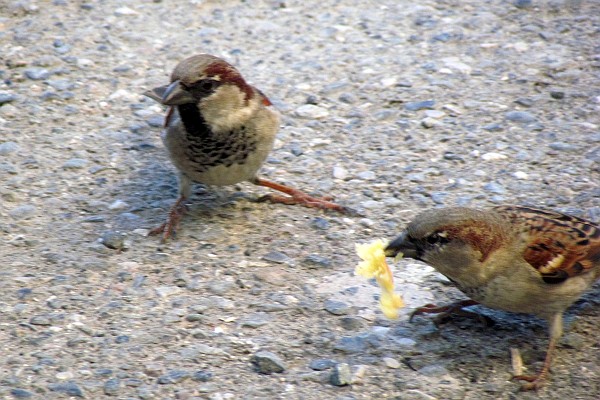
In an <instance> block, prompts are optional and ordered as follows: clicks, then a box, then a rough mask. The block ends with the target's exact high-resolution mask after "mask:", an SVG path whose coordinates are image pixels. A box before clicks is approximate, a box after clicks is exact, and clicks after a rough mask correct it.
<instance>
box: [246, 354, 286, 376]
mask: <svg viewBox="0 0 600 400" xmlns="http://www.w3.org/2000/svg"><path fill="white" fill-rule="evenodd" d="M251 361H252V364H254V366H255V368H256V371H257V372H259V373H261V374H272V373H281V372H283V371H285V369H286V365H285V363H284V362H283V360H281V358H279V356H277V355H276V354H274V353H271V352H270V351H265V350H260V351H257V352H256V353H255V354H254V355H253V356H252V360H251Z"/></svg>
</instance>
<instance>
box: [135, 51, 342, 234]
mask: <svg viewBox="0 0 600 400" xmlns="http://www.w3.org/2000/svg"><path fill="white" fill-rule="evenodd" d="M145 95H147V96H148V97H150V98H152V99H154V100H156V101H158V102H159V103H161V104H164V105H166V106H169V110H168V112H167V115H166V118H165V130H164V132H163V134H162V140H163V143H164V145H165V147H166V148H167V150H168V152H169V156H170V158H171V161H172V162H173V164H174V165H175V167H176V168H177V170H178V172H179V199H178V200H177V201H176V202H175V204H174V206H173V207H172V208H171V210H170V212H169V214H168V218H167V221H166V222H165V223H164V224H162V225H161V226H159V227H158V228H156V229H154V230H152V231H151V232H150V233H151V234H159V233H162V234H163V240H166V239H168V238H169V237H170V236H171V235H172V234H173V232H174V231H175V229H176V227H177V224H178V223H179V221H180V219H181V217H182V215H183V214H184V212H185V201H186V199H188V198H189V197H190V195H191V185H192V183H193V182H198V183H203V184H206V185H217V186H223V185H233V184H235V183H238V182H242V181H249V182H252V183H254V184H256V185H260V186H266V187H269V188H272V189H275V190H278V191H281V192H283V193H285V194H286V195H287V196H281V195H279V196H278V195H267V196H263V197H262V198H261V200H269V201H271V202H275V203H284V204H301V205H304V206H306V207H315V208H321V209H330V210H335V211H338V212H342V213H343V212H346V211H348V209H347V208H345V207H343V206H340V205H338V204H335V203H332V202H330V201H329V200H330V199H328V198H315V197H311V196H309V195H308V194H306V193H304V192H301V191H299V190H297V189H294V188H291V187H288V186H284V185H281V184H278V183H274V182H270V181H268V180H265V179H262V178H259V177H258V176H257V172H258V170H259V169H260V167H261V166H262V164H263V163H264V161H265V159H266V158H267V156H268V154H269V152H270V151H271V149H272V148H273V142H274V140H275V134H276V133H277V131H278V130H279V115H278V113H277V111H275V110H274V108H273V107H272V104H271V102H270V101H269V99H268V98H267V97H266V96H265V95H264V94H263V93H262V92H261V91H260V90H258V89H256V88H255V87H253V86H250V85H249V84H248V83H246V81H245V80H244V78H243V77H242V75H241V74H240V73H239V72H238V70H237V69H235V68H234V67H233V66H231V65H230V64H229V63H227V62H226V61H224V60H222V59H220V58H218V57H215V56H211V55H208V54H199V55H196V56H193V57H189V58H187V59H185V60H183V61H181V62H180V63H179V64H178V65H177V66H176V67H175V69H174V70H173V73H172V74H171V81H170V84H168V85H165V86H161V87H157V88H154V89H152V90H150V91H148V92H146V93H145Z"/></svg>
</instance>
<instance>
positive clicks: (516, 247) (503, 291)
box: [385, 206, 600, 390]
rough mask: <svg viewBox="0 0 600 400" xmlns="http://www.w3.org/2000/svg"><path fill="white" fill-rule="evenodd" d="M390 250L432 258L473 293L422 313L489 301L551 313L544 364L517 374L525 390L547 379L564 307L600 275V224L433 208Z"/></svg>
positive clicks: (514, 212)
mask: <svg viewBox="0 0 600 400" xmlns="http://www.w3.org/2000/svg"><path fill="white" fill-rule="evenodd" d="M385 252H386V256H388V257H393V256H396V255H397V254H398V253H400V252H401V253H403V254H404V256H405V257H410V258H414V259H417V260H421V261H423V262H425V263H427V264H429V265H431V266H432V267H434V268H435V269H436V270H437V271H439V272H440V273H442V274H444V275H445V276H446V277H448V278H449V279H450V280H451V281H452V282H453V283H454V284H455V285H456V286H457V287H458V288H459V289H460V290H461V291H462V292H463V293H465V294H466V295H467V296H468V297H470V298H471V299H472V300H465V301H463V302H459V303H455V304H453V305H450V306H446V307H435V306H432V305H427V306H424V307H422V308H420V309H417V310H416V311H415V313H414V314H415V315H416V314H422V313H440V312H452V311H456V310H460V309H461V307H466V306H469V305H474V304H477V303H481V304H482V305H484V306H487V307H490V308H496V309H500V310H506V311H512V312H519V313H530V314H535V315H538V316H540V317H542V318H544V319H546V320H547V321H548V323H549V326H550V342H549V345H548V350H547V353H546V359H545V362H544V366H543V368H542V370H541V371H540V373H539V374H537V375H532V376H524V375H519V376H515V379H519V380H524V381H527V383H525V384H524V385H523V387H522V388H523V389H524V390H529V389H538V388H539V387H541V386H542V384H543V383H544V381H545V380H546V378H547V376H548V372H549V369H550V365H551V360H552V354H553V352H554V349H555V346H556V343H557V341H558V340H559V338H560V336H561V335H562V332H563V312H564V311H565V310H566V309H567V308H568V307H569V306H570V305H571V304H572V303H573V302H574V301H576V300H577V299H578V298H579V297H580V296H581V295H582V294H583V293H584V292H585V291H586V290H587V289H589V288H590V287H591V286H592V285H593V283H594V282H595V281H596V280H597V279H598V278H599V277H600V227H599V226H598V224H595V223H593V222H590V221H586V220H584V219H581V218H577V217H573V216H570V215H565V214H561V213H558V212H552V211H543V210H538V209H533V208H529V207H518V206H498V207H494V208H492V209H489V210H476V209H470V208H463V207H456V208H443V209H434V210H430V211H426V212H423V213H422V214H420V215H418V216H417V217H416V218H415V219H414V220H413V221H412V222H411V223H410V224H409V225H408V227H407V228H406V230H405V231H404V232H402V234H401V235H400V236H399V237H398V238H396V239H394V240H393V241H392V242H391V243H389V244H388V246H387V248H386V250H385Z"/></svg>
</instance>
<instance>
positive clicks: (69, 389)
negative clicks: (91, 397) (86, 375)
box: [48, 382, 84, 397]
mask: <svg viewBox="0 0 600 400" xmlns="http://www.w3.org/2000/svg"><path fill="white" fill-rule="evenodd" d="M48 389H50V391H52V392H58V393H64V394H66V395H68V396H72V397H84V396H83V391H82V390H81V388H80V387H79V386H78V385H77V384H76V383H75V382H65V383H51V384H49V385H48Z"/></svg>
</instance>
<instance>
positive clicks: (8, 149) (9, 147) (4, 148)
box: [0, 142, 19, 156]
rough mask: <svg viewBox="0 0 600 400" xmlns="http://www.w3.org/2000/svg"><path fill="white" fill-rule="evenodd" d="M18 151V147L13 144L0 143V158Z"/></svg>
mask: <svg viewBox="0 0 600 400" xmlns="http://www.w3.org/2000/svg"><path fill="white" fill-rule="evenodd" d="M17 150H19V145H18V144H16V143H15V142H4V143H0V156H7V155H9V154H10V153H14V152H15V151H17Z"/></svg>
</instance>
